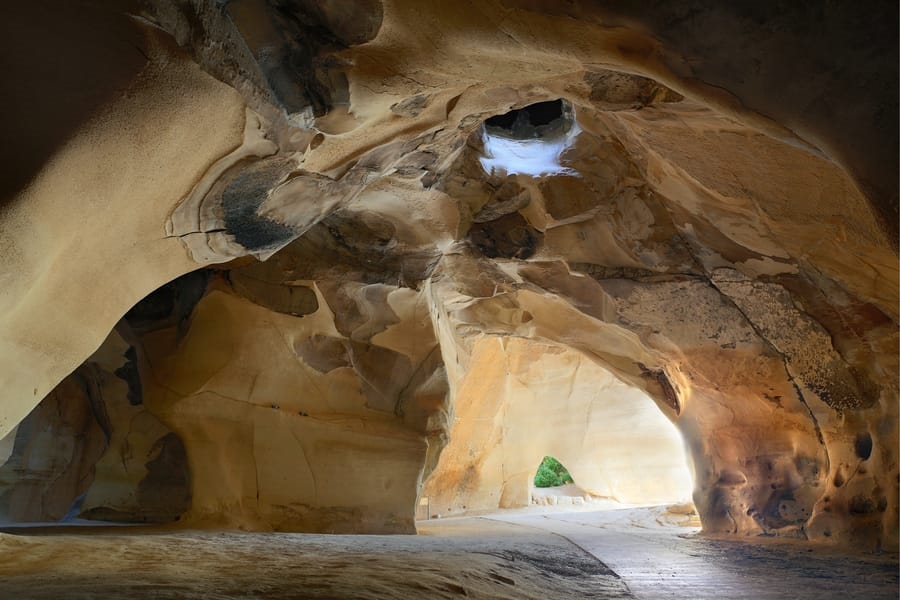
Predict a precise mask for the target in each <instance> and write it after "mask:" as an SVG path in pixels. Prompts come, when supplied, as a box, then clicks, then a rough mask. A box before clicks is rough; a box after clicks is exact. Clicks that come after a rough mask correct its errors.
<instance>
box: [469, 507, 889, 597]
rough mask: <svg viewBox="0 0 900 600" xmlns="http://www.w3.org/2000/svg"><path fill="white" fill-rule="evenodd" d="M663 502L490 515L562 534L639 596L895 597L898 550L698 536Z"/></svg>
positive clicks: (505, 520) (769, 539)
mask: <svg viewBox="0 0 900 600" xmlns="http://www.w3.org/2000/svg"><path fill="white" fill-rule="evenodd" d="M663 515H664V510H663V509H662V508H660V507H650V508H637V509H634V508H633V509H627V510H609V511H599V512H568V513H565V512H550V513H546V514H534V513H525V514H523V513H518V514H517V513H515V512H508V513H498V514H491V515H486V516H484V517H481V518H484V519H489V520H498V521H503V522H506V523H514V524H517V525H523V526H527V527H535V528H538V529H543V530H546V531H550V532H553V533H555V534H557V535H560V536H562V537H564V538H566V539H568V540H569V541H571V542H573V543H574V544H577V545H578V546H580V547H581V548H583V549H584V550H586V551H587V552H590V553H591V554H593V555H594V556H595V557H597V558H598V559H599V560H600V561H602V562H603V563H604V564H606V565H607V566H608V567H609V568H610V569H611V570H612V571H614V572H615V573H616V574H618V575H619V576H620V577H621V578H622V580H623V581H624V582H625V584H626V585H627V586H628V588H629V589H630V591H631V592H632V594H634V596H635V597H636V598H638V599H639V600H656V599H658V598H687V599H691V600H695V599H696V600H700V599H706V598H709V599H716V600H719V599H721V598H728V599H729V600H743V599H747V600H749V599H753V600H758V599H765V600H770V599H771V600H781V599H784V600H823V599H829V598H840V599H842V600H849V599H851V598H865V599H867V600H875V599H881V598H884V599H890V600H896V599H897V598H898V592H900V582H898V562H897V556H896V555H888V554H881V555H873V554H860V555H856V556H852V557H848V556H846V555H844V554H840V553H838V552H836V551H835V550H833V549H831V548H827V547H822V546H815V547H811V546H810V545H809V544H808V543H806V542H799V541H787V540H775V539H771V538H756V539H754V540H751V541H749V542H745V541H733V540H722V539H711V538H706V537H701V536H698V535H696V532H697V528H696V527H679V526H675V525H672V524H669V523H665V522H664V520H663Z"/></svg>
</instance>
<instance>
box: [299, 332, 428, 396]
mask: <svg viewBox="0 0 900 600" xmlns="http://www.w3.org/2000/svg"><path fill="white" fill-rule="evenodd" d="M294 352H296V353H297V356H299V357H300V358H301V359H303V361H304V362H305V363H306V364H308V365H309V366H310V367H312V368H314V369H316V370H317V371H319V372H320V373H328V372H330V371H332V370H334V369H337V368H341V367H351V368H352V369H353V370H354V371H355V372H356V374H357V376H358V377H359V379H360V385H361V388H362V391H363V393H364V394H365V396H366V406H368V407H369V408H372V409H375V410H380V411H384V412H389V413H395V412H397V410H398V405H399V402H400V395H401V393H402V392H403V390H404V389H405V388H406V387H407V385H408V384H409V382H410V379H411V378H412V376H413V369H412V363H411V362H410V360H409V358H408V357H407V356H406V355H404V354H401V353H399V352H396V351H394V350H390V349H389V348H383V347H381V346H376V345H374V344H367V343H363V342H356V341H352V340H347V339H339V338H332V337H327V336H322V335H316V336H313V337H311V338H308V339H305V340H302V341H301V342H299V343H297V344H295V346H294Z"/></svg>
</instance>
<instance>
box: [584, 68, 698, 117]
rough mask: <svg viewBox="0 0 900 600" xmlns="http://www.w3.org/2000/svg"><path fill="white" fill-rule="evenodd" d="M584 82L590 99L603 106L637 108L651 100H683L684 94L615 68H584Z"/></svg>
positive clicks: (651, 101) (618, 108) (625, 108)
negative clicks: (587, 86)
mask: <svg viewBox="0 0 900 600" xmlns="http://www.w3.org/2000/svg"><path fill="white" fill-rule="evenodd" d="M584 82H585V83H586V84H588V85H589V86H590V88H591V93H590V99H591V102H592V103H593V104H595V105H597V107H598V108H601V109H603V110H627V109H631V110H637V109H640V108H643V107H645V106H649V105H651V104H659V103H663V102H680V101H682V100H684V96H682V95H681V94H679V93H678V92H675V91H673V90H670V89H669V88H667V87H666V86H664V85H662V84H661V83H658V82H656V81H654V80H652V79H648V78H647V77H641V76H640V75H632V74H630V73H621V72H619V71H606V70H602V71H588V72H587V73H585V74H584Z"/></svg>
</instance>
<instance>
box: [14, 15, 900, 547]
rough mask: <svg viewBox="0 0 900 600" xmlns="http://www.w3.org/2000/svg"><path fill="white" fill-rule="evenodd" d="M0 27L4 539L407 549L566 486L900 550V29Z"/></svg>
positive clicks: (27, 21) (734, 527)
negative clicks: (75, 510)
mask: <svg viewBox="0 0 900 600" xmlns="http://www.w3.org/2000/svg"><path fill="white" fill-rule="evenodd" d="M838 4H840V6H838ZM129 11H131V12H129ZM0 12H2V14H0V17H2V18H0V34H2V35H0V45H2V48H0V50H2V51H3V55H4V56H9V57H10V60H9V61H7V63H8V65H7V68H8V69H9V70H10V72H9V77H8V79H9V80H10V81H15V82H17V83H16V87H15V92H14V93H11V94H7V95H6V96H5V97H4V100H3V102H4V110H3V111H0V115H2V116H0V118H2V120H3V121H2V122H3V123H4V128H3V131H5V132H6V134H7V135H8V136H9V140H8V143H7V144H4V145H3V148H4V155H3V159H4V160H3V164H4V165H5V168H4V170H3V175H2V177H0V249H2V250H3V253H2V255H3V256H4V258H5V262H4V267H3V268H2V269H0V389H2V390H3V401H2V404H0V438H4V437H5V441H4V443H3V444H2V445H0V447H2V449H0V456H4V457H5V463H6V464H5V466H3V467H2V469H3V470H2V471H0V472H2V473H3V477H4V480H3V481H4V487H3V491H2V492H0V493H2V494H3V496H2V498H4V499H5V500H3V501H4V502H7V503H8V506H7V505H4V510H7V511H8V512H9V513H10V515H18V516H16V517H15V518H20V517H21V518H25V517H26V516H27V518H32V517H33V518H42V519H43V518H59V517H61V516H62V514H64V513H65V512H66V511H67V510H68V508H69V507H70V505H71V502H72V501H73V499H74V497H75V496H78V495H80V494H82V493H85V491H86V496H85V498H84V504H83V505H82V507H81V508H82V510H83V514H84V515H85V516H91V517H95V518H104V519H123V518H125V519H129V520H157V521H160V520H172V519H176V518H180V519H181V521H182V522H184V523H190V524H193V525H195V526H218V527H243V528H253V529H263V530H265V529H288V530H315V531H371V532H376V531H379V532H409V531H413V530H414V508H415V506H416V501H417V498H419V497H425V496H427V497H429V498H434V499H436V501H438V502H440V503H442V504H444V505H446V507H445V509H451V510H452V511H461V510H480V509H487V508H493V507H497V506H513V505H519V504H522V503H523V502H527V501H528V497H529V494H528V487H529V478H530V477H531V476H532V475H533V471H534V469H535V468H536V467H537V463H538V462H539V461H540V459H541V457H542V456H543V455H544V454H548V453H549V454H552V455H553V456H556V457H557V458H561V459H563V462H564V464H566V465H567V466H568V467H569V468H570V469H572V473H573V475H574V476H575V478H576V481H577V482H578V483H579V484H581V485H582V486H584V487H586V488H587V489H589V490H592V491H594V492H596V493H598V494H601V495H611V496H615V497H619V498H622V499H629V498H638V497H642V498H648V497H653V498H659V499H665V498H670V497H671V498H672V499H679V500H680V499H681V496H682V495H683V494H682V489H681V488H676V487H675V483H674V480H675V479H676V478H675V477H674V474H675V473H676V472H678V471H681V472H683V471H684V470H685V469H687V470H690V471H691V472H692V474H693V500H694V503H695V504H696V506H697V509H698V512H699V515H700V517H701V519H702V521H703V527H704V529H705V530H706V531H708V532H717V533H730V534H737V535H756V534H773V535H789V536H794V537H801V538H803V537H805V538H809V539H811V540H819V541H825V540H832V541H837V542H840V543H852V544H855V545H858V546H860V547H863V548H879V547H887V548H896V547H897V544H898V455H900V448H898V440H900V437H898V420H900V414H898V395H900V394H898V380H897V373H898V370H900V368H898V338H900V336H898V319H900V310H898V306H900V292H898V289H900V283H898V280H900V277H898V255H897V248H898V245H897V244H898V228H897V220H898V194H897V187H898V186H897V178H896V166H897V163H898V158H897V157H898V142H897V131H898V127H897V110H896V105H897V93H896V92H897V88H898V86H897V78H898V75H897V70H896V64H895V62H896V60H895V58H896V35H895V32H894V31H892V30H890V28H891V27H893V24H894V23H896V7H895V6H893V7H892V6H890V5H888V4H886V3H884V4H881V5H879V6H877V7H876V6H868V5H863V4H860V3H826V4H823V5H821V6H818V5H816V6H813V5H809V4H808V3H796V6H795V5H791V6H787V5H785V4H784V3H770V2H761V3H755V4H753V6H749V7H748V6H738V5H736V4H734V3H706V5H698V4H696V3H686V2H647V3H629V2H609V3H605V4H604V6H603V7H598V6H595V5H594V4H592V3H558V2H545V1H540V0H535V1H532V0H529V1H527V2H525V1H520V0H502V1H499V0H498V1H496V2H484V3H480V4H479V5H478V7H477V10H476V9H475V8H474V7H473V6H472V5H470V4H468V3H450V2H432V3H422V2H415V1H413V0H390V1H387V0H386V1H385V2H375V1H366V2H358V3H357V2H354V3H347V2H320V1H318V0H298V1H297V2H287V3H285V2H274V1H258V2H255V1H249V0H234V1H231V2H226V3H202V2H196V3H181V4H178V6H177V7H176V6H174V5H172V4H171V3H165V2H156V1H150V2H144V3H140V7H138V6H137V5H135V6H130V5H129V6H128V7H124V6H119V5H115V3H112V4H110V3H94V4H92V5H91V6H90V7H87V8H82V7H79V9H75V8H72V7H71V6H69V4H67V3H66V2H62V1H59V2H49V3H40V4H34V5H32V4H27V3H12V4H8V5H7V6H4V7H3V8H2V9H0ZM23 48H39V49H40V51H36V50H35V51H24V50H23ZM536 104H538V106H534V105H536ZM526 107H531V108H528V109H526ZM523 109H526V110H523ZM514 111H519V112H514ZM491 117H497V118H496V119H491V121H490V123H489V124H488V125H489V126H485V125H484V123H485V121H486V120H487V119H489V118H491ZM486 135H490V136H499V139H502V140H504V142H503V143H499V144H498V143H495V142H496V139H488V138H486V137H485V136H486ZM504 149H505V150H504ZM490 151H493V152H495V153H503V152H506V151H509V152H519V153H520V155H519V156H509V155H506V156H490V157H488V156H485V152H490ZM541 152H544V154H541ZM526 155H527V156H526ZM523 161H524V162H523ZM526 163H527V164H526ZM485 165H488V167H487V169H488V171H489V172H486V170H485ZM503 165H505V166H503ZM536 165H537V166H536ZM541 165H544V166H541ZM492 166H493V168H492ZM545 167H546V168H545ZM542 169H544V170H542ZM192 272H193V273H192ZM153 290H157V291H156V292H153ZM151 292H152V293H151ZM142 299H143V300H142ZM126 313H127V314H126ZM123 315H124V317H123ZM114 329H115V333H114V334H110V332H111V331H113V330H114ZM104 340H106V342H104ZM98 348H100V351H99V352H98ZM95 352H96V354H95ZM111 373H112V375H110V374H111ZM84 381H89V382H93V383H91V385H92V386H93V387H92V388H90V389H91V390H94V391H93V392H90V393H88V392H86V391H85V390H86V389H87V388H86V387H84V386H83V385H82V384H81V383H79V382H82V383H83V382H84ZM629 388H636V389H629ZM97 390H99V392H97ZM94 392H97V393H99V394H100V395H101V396H102V400H103V402H102V404H103V406H104V407H105V409H104V410H105V411H106V417H103V418H100V417H99V416H98V415H99V414H100V410H99V406H100V404H98V403H97V402H96V401H95V400H96V398H94V396H91V394H93V393H94ZM611 396H615V399H613V398H611ZM42 398H43V399H44V400H43V401H42ZM70 398H71V399H73V401H72V402H71V406H68V404H67V403H68V400H69V399H70ZM91 398H94V400H91V402H88V401H87V400H89V399H91ZM554 398H556V399H557V400H558V404H559V406H558V407H557V410H556V411H555V412H548V409H547V407H548V405H549V404H551V403H552V402H553V400H554ZM623 399H624V400H623ZM63 400H65V402H64V401H63ZM57 406H59V407H60V410H59V411H56V408H55V407H57ZM35 407H38V408H37V409H36V412H34V413H32V414H31V416H30V417H28V420H25V421H23V419H25V418H26V415H28V414H29V413H30V412H31V411H33V410H35ZM626 407H628V410H626ZM89 408H90V409H89ZM651 409H652V410H651ZM653 411H657V412H653ZM592 414H593V415H603V417H602V423H595V422H594V419H597V418H600V417H595V416H591V415H592ZM650 415H653V416H652V417H651V416H650ZM104 419H106V421H105V422H104ZM479 419H484V421H481V420H479ZM20 423H21V424H20ZM667 423H669V424H672V425H674V427H675V428H676V429H677V430H678V432H679V433H680V436H681V438H682V439H683V441H684V448H685V450H686V460H685V461H682V460H681V456H680V455H678V454H677V451H676V447H678V446H679V443H678V440H677V438H676V437H667V438H666V440H667V441H666V442H665V444H663V443H662V442H661V441H659V440H657V441H656V442H653V443H651V442H650V441H648V439H649V438H653V439H657V438H656V436H655V434H652V432H654V431H668V432H669V433H667V434H666V435H667V436H668V435H669V434H670V433H671V430H670V429H669V428H668V425H667ZM38 424H42V425H40V427H39V426H38ZM17 425H19V426H18V428H17V429H16V426H17ZM45 425H46V427H47V428H49V429H50V430H54V431H64V432H65V433H64V434H60V435H59V436H58V439H59V440H65V439H78V440H79V442H78V443H77V444H74V442H73V444H72V445H67V443H64V442H60V443H59V446H58V447H57V446H56V443H55V442H53V440H52V439H51V438H49V437H47V436H46V435H43V434H42V432H41V431H38V429H40V428H41V427H44V426H45ZM36 428H37V429H36ZM54 428H55V429H54ZM14 429H15V430H16V433H15V445H14V446H11V444H12V438H10V437H6V436H7V434H9V433H10V432H11V431H13V430H14ZM98 431H103V432H104V433H105V436H99V437H98ZM628 432H633V433H632V434H629V435H627V436H626V433H628ZM79 436H80V437H79ZM626 438H627V439H626ZM104 444H107V445H108V447H107V449H106V451H105V454H104V453H103V448H104ZM545 446H546V448H545ZM603 448H607V449H608V450H610V448H613V449H615V450H616V452H612V451H611V450H610V451H608V452H605V453H604V452H602V449H603ZM598 452H599V456H600V457H599V458H598V454H597V453H598ZM101 454H102V456H101ZM26 455H27V456H26ZM32 456H33V457H34V458H33V460H32V458H30V457H32ZM23 461H24V462H23ZM25 463H27V464H29V465H31V466H32V467H34V469H33V470H32V471H21V470H19V469H20V467H21V465H22V464H25ZM64 463H65V464H64ZM683 463H686V464H683ZM120 465H121V467H120ZM26 472H28V473H32V474H37V473H40V475H34V476H32V475H27V476H25V475H22V476H21V477H19V476H17V475H15V473H20V474H21V473H26ZM56 473H60V474H62V475H61V477H62V478H61V479H60V480H59V483H58V485H56V486H55V487H54V486H50V487H47V485H46V483H47V478H48V477H51V474H56ZM91 473H94V476H93V482H92V483H91ZM53 476H55V475H53ZM670 478H672V481H673V483H672V484H671V485H668V484H667V482H668V481H669V479H670ZM423 486H424V488H423ZM662 487H665V488H667V490H662V489H660V488H662ZM188 490H189V491H188ZM423 495H424V496H423ZM35 498H37V499H39V501H37V500H34V502H33V507H32V500H31V499H35ZM26 508H27V510H26ZM61 512H62V514H61Z"/></svg>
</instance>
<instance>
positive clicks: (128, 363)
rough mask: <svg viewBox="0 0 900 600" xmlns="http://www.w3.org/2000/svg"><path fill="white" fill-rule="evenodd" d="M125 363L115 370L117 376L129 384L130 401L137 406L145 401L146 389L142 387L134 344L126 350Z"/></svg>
mask: <svg viewBox="0 0 900 600" xmlns="http://www.w3.org/2000/svg"><path fill="white" fill-rule="evenodd" d="M124 356H125V364H123V365H122V366H121V367H119V368H118V369H116V370H115V373H114V374H115V376H116V377H118V378H119V379H121V380H122V381H124V382H125V383H126V384H128V395H127V397H128V403H129V404H130V405H132V406H137V405H139V404H142V403H143V402H144V390H143V388H142V387H141V374H140V373H139V372H138V365H137V352H136V351H135V349H134V346H129V347H128V350H126V351H125V355H124Z"/></svg>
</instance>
